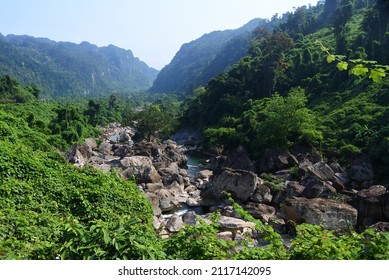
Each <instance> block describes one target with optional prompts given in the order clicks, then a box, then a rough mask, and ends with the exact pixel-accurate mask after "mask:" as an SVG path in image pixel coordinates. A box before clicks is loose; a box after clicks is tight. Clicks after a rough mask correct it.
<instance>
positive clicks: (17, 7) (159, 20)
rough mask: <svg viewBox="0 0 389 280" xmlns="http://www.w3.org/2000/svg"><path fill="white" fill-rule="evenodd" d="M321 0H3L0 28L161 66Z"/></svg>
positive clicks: (7, 31) (13, 32) (0, 8)
mask: <svg viewBox="0 0 389 280" xmlns="http://www.w3.org/2000/svg"><path fill="white" fill-rule="evenodd" d="M317 2H318V1H317V0H0V33H2V34H3V35H7V34H16V35H24V34H26V35H31V36H35V37H45V38H49V39H52V40H55V41H69V42H74V43H81V42H82V41H88V42H90V43H92V44H95V45H98V46H107V45H109V44H113V45H116V46H118V47H121V48H124V49H130V50H132V51H133V53H134V55H135V56H136V57H139V58H140V59H141V60H143V61H144V62H146V63H147V64H148V65H149V66H152V67H154V68H157V69H161V68H162V67H163V66H165V65H166V64H168V63H169V62H170V61H171V59H172V58H173V56H174V55H175V53H176V52H177V51H178V50H179V49H180V47H181V45H182V44H184V43H187V42H190V41H192V40H195V39H197V38H199V37H201V36H202V35H203V34H205V33H209V32H212V31H215V30H225V29H235V28H239V27H241V26H242V25H244V24H245V23H247V22H248V21H250V20H251V19H254V18H258V17H259V18H271V17H272V16H273V15H274V14H275V13H278V14H279V15H282V14H283V13H285V12H287V11H293V7H300V6H303V5H308V4H312V5H316V3H317Z"/></svg>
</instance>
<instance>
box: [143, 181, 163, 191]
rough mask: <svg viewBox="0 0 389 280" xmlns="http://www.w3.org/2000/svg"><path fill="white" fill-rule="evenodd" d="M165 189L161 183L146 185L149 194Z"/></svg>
mask: <svg viewBox="0 0 389 280" xmlns="http://www.w3.org/2000/svg"><path fill="white" fill-rule="evenodd" d="M163 188H164V186H163V184H162V183H160V182H159V183H148V184H146V190H147V191H148V192H156V191H158V190H160V189H163Z"/></svg>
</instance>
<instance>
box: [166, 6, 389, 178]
mask: <svg viewBox="0 0 389 280" xmlns="http://www.w3.org/2000/svg"><path fill="white" fill-rule="evenodd" d="M387 30H389V1H388V0H369V1H365V0H352V1H351V0H341V1H332V0H331V1H330V0H327V1H324V2H319V3H318V4H317V5H316V6H313V7H301V8H298V9H296V10H295V11H294V12H293V13H289V14H287V15H285V16H284V20H283V21H281V22H280V24H279V25H278V26H277V27H276V28H275V29H274V30H273V31H271V32H269V31H265V30H262V31H260V30H258V31H257V32H255V37H254V38H253V41H252V43H251V45H250V50H249V54H248V55H247V56H246V57H244V58H243V59H241V60H240V61H239V63H236V64H234V65H233V66H232V67H231V68H230V69H229V70H228V71H227V72H224V73H222V74H220V75H218V76H217V77H215V78H213V79H211V80H210V81H209V82H208V83H207V84H206V85H205V87H204V88H203V89H202V90H197V91H196V92H195V94H194V95H193V96H191V97H190V98H188V100H187V102H185V103H184V104H183V106H182V108H183V110H182V117H181V127H182V128H185V129H187V128H188V127H190V128H193V129H195V130H198V131H200V132H202V134H203V136H204V137H203V140H204V143H203V144H204V146H206V147H211V148H212V149H213V150H216V148H218V149H219V150H221V151H223V149H224V152H225V153H228V152H230V151H233V150H234V149H236V148H237V147H239V146H240V145H242V146H244V147H245V148H247V150H248V152H249V154H250V156H251V157H252V158H253V159H254V160H256V162H258V163H259V162H261V161H260V160H261V158H262V157H263V156H264V154H265V151H266V150H267V149H269V148H275V149H286V150H287V149H290V150H292V149H299V148H301V147H315V149H317V150H319V151H321V152H323V154H325V156H326V157H327V158H332V159H336V161H339V162H344V163H351V162H353V161H354V160H356V159H358V158H363V156H366V155H368V157H369V159H370V160H371V162H372V165H373V166H374V169H375V174H376V177H375V178H376V179H377V180H378V182H388V179H387V178H388V177H387V174H389V160H388V159H389V124H388V119H389V78H388V76H389V54H388V51H387V50H388V49H389V36H388V35H389V33H388V32H387ZM161 74H162V73H161ZM215 147H216V148H215Z"/></svg>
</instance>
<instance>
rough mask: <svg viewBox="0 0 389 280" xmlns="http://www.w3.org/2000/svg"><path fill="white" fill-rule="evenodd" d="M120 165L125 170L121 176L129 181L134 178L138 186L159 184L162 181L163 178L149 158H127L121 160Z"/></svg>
mask: <svg viewBox="0 0 389 280" xmlns="http://www.w3.org/2000/svg"><path fill="white" fill-rule="evenodd" d="M120 164H121V166H122V167H123V168H124V170H123V171H122V172H121V173H120V175H121V176H122V177H124V178H127V179H130V178H131V177H132V176H134V177H135V179H136V181H137V183H138V184H141V183H146V184H147V183H158V182H159V181H160V180H161V177H160V176H159V174H158V172H157V170H156V169H155V168H154V166H153V163H152V161H151V159H150V158H148V157H145V156H132V157H125V158H123V159H122V160H120Z"/></svg>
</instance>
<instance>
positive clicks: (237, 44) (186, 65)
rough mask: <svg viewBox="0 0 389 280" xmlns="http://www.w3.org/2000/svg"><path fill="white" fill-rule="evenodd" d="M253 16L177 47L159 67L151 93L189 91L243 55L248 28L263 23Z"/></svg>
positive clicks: (263, 21) (248, 38) (246, 44)
mask: <svg viewBox="0 0 389 280" xmlns="http://www.w3.org/2000/svg"><path fill="white" fill-rule="evenodd" d="M266 23H267V20H266V19H261V18H255V19H252V20H250V21H249V22H248V23H246V24H245V25H243V26H242V27H240V28H237V29H227V30H222V31H220V30H218V31H213V32H210V33H207V34H204V35H202V36H201V37H200V38H198V39H195V40H192V41H190V42H188V43H185V44H183V45H182V46H181V48H180V50H179V51H178V52H177V53H176V55H175V56H174V57H173V59H172V61H171V62H170V63H169V64H168V65H166V66H165V67H164V68H162V69H161V71H160V72H159V74H158V76H157V78H156V80H155V81H154V83H153V86H152V87H151V88H150V91H151V92H191V91H192V90H193V89H194V88H197V87H198V86H200V85H203V84H205V83H206V82H208V81H209V80H210V79H211V78H213V77H215V76H216V75H217V74H219V73H222V72H223V71H225V70H226V69H228V67H230V66H231V65H233V64H234V63H237V62H238V61H239V59H241V58H242V57H244V56H245V55H247V50H248V46H249V44H250V41H251V38H252V35H251V33H252V31H254V30H255V29H256V28H257V27H258V26H261V25H265V24H266Z"/></svg>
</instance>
